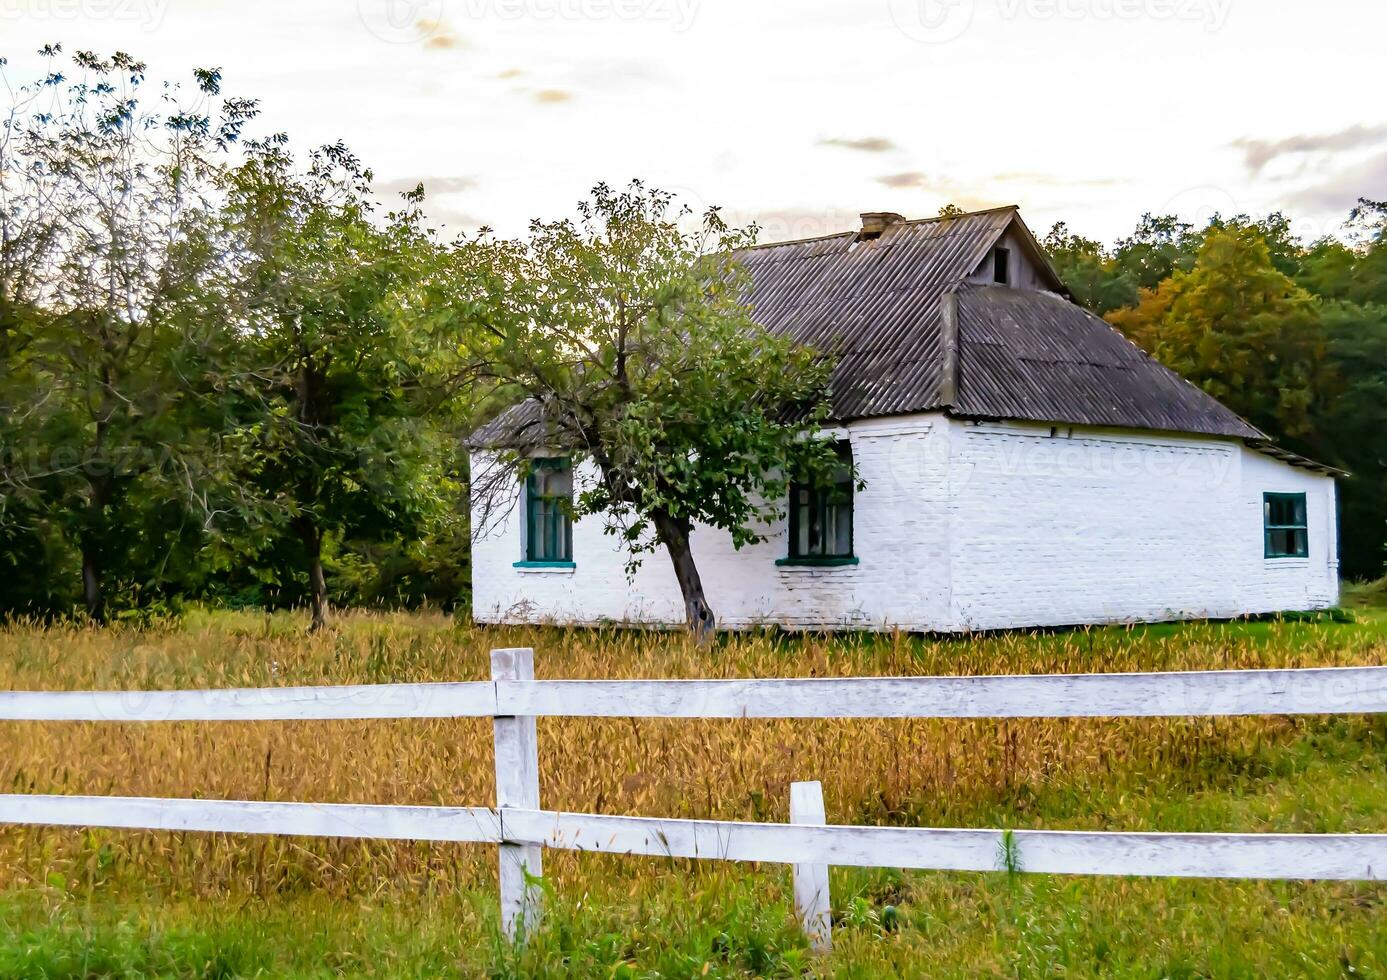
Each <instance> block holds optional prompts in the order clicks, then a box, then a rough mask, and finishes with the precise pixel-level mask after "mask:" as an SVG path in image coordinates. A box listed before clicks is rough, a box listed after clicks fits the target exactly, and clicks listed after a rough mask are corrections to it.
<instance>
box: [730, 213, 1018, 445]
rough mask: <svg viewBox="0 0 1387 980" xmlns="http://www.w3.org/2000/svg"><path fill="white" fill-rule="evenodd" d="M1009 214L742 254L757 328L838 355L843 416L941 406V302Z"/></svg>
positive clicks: (837, 399) (837, 396)
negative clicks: (749, 277)
mask: <svg viewBox="0 0 1387 980" xmlns="http://www.w3.org/2000/svg"><path fill="white" fill-rule="evenodd" d="M1015 214H1016V212H1015V209H1014V208H1001V209H998V210H995V211H982V212H977V213H975V214H968V215H962V216H959V217H955V218H943V219H933V220H927V221H909V222H903V223H901V224H897V225H893V226H890V227H888V228H887V229H886V230H885V231H884V232H883V233H882V235H881V237H880V238H876V239H873V240H871V241H862V242H859V241H858V240H857V233H856V232H845V233H843V234H841V235H833V236H830V237H827V238H817V239H811V240H809V241H804V242H787V243H784V244H775V245H763V246H758V247H756V248H751V249H747V250H746V251H745V252H744V253H742V256H741V259H742V262H743V264H744V265H745V266H746V269H747V272H748V273H749V274H750V276H751V282H752V289H751V295H750V297H749V299H750V302H751V305H752V309H753V311H754V315H755V317H756V321H757V322H758V323H760V324H762V325H763V326H765V327H766V328H767V329H769V330H772V331H774V332H776V333H784V334H788V335H790V336H792V337H794V338H795V339H796V340H798V341H800V342H801V343H805V344H809V345H811V346H815V347H820V348H823V349H825V350H829V351H832V352H834V353H835V354H836V355H837V359H838V363H837V368H836V370H835V372H834V376H833V414H834V416H835V417H837V418H839V419H852V418H863V417H868V416H873V415H894V414H898V413H902V412H912V411H920V410H923V409H927V408H936V407H939V403H938V395H939V388H940V377H941V374H940V372H941V368H942V364H943V357H942V347H941V342H940V329H939V328H940V299H941V297H942V296H943V294H944V293H945V292H946V291H947V290H948V289H949V288H951V287H953V286H955V285H956V284H958V283H959V282H961V281H962V280H963V279H964V278H965V277H967V276H968V274H969V273H971V272H972V271H973V270H974V269H975V268H976V267H977V265H978V263H979V262H981V261H982V259H983V258H984V257H985V256H986V254H987V250H988V249H990V248H991V247H992V244H993V243H994V242H995V241H996V240H997V239H998V238H999V237H1000V236H1001V234H1002V233H1003V232H1004V231H1005V230H1006V229H1007V226H1008V225H1010V224H1011V222H1012V220H1013V219H1014V218H1015Z"/></svg>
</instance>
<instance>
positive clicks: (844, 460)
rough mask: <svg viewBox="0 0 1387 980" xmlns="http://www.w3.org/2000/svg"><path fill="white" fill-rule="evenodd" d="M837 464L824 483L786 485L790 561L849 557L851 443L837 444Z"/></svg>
mask: <svg viewBox="0 0 1387 980" xmlns="http://www.w3.org/2000/svg"><path fill="white" fill-rule="evenodd" d="M837 450H838V458H839V460H840V465H839V466H838V468H837V470H835V471H834V474H833V478H832V479H831V480H830V481H829V482H828V483H827V484H825V485H816V484H812V483H799V482H795V483H791V484H790V555H789V559H788V560H789V561H790V562H805V563H814V562H828V563H831V562H836V561H851V560H853V552H852V490H853V487H852V482H853V481H852V446H851V444H849V443H846V442H840V443H838V446H837Z"/></svg>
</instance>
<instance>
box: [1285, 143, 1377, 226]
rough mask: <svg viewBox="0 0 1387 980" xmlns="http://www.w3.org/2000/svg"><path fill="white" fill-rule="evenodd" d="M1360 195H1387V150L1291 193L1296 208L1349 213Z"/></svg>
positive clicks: (1289, 199) (1291, 199)
mask: <svg viewBox="0 0 1387 980" xmlns="http://www.w3.org/2000/svg"><path fill="white" fill-rule="evenodd" d="M1360 197H1370V198H1374V199H1381V198H1387V152H1384V153H1379V154H1377V155H1376V156H1373V157H1369V158H1368V159H1367V160H1362V161H1359V162H1358V163H1355V164H1353V165H1352V166H1349V167H1345V168H1344V169H1342V170H1340V171H1339V172H1338V173H1335V174H1333V175H1332V176H1330V177H1327V178H1325V179H1324V180H1321V181H1319V182H1318V183H1315V184H1311V185H1310V186H1308V187H1302V188H1301V189H1300V190H1297V191H1294V192H1293V193H1291V194H1290V195H1289V197H1288V198H1287V201H1288V202H1289V204H1290V206H1291V208H1292V209H1294V210H1305V211H1319V212H1322V213H1323V212H1333V213H1336V214H1347V213H1348V211H1349V209H1350V208H1352V207H1353V206H1354V205H1355V204H1357V203H1358V199H1359V198H1360Z"/></svg>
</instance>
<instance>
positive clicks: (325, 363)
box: [221, 138, 459, 630]
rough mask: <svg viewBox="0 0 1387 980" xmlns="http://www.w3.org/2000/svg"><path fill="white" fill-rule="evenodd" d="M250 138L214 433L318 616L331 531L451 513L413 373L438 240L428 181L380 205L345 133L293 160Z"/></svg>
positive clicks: (439, 447) (392, 525)
mask: <svg viewBox="0 0 1387 980" xmlns="http://www.w3.org/2000/svg"><path fill="white" fill-rule="evenodd" d="M248 150H249V153H248V159H247V160H246V162H245V163H244V164H243V165H242V166H240V167H238V168H236V170H234V171H233V172H232V173H231V174H230V175H229V177H228V179H227V181H226V184H225V191H226V204H225V221H226V223H227V226H228V234H229V236H230V237H231V238H232V240H233V241H234V242H235V259H234V261H233V267H232V270H231V272H230V273H229V275H228V279H227V283H226V287H225V288H226V293H225V297H224V302H225V307H226V309H227V310H228V312H229V314H230V316H229V318H228V322H229V328H228V332H227V334H226V335H225V338H224V349H225V352H226V358H225V359H226V364H227V367H226V369H225V370H224V371H222V372H221V375H222V376H223V377H224V378H225V382H224V384H225V399H226V405H227V411H228V414H229V418H228V419H227V421H226V422H225V423H224V425H225V429H226V435H225V436H224V438H223V439H222V443H221V444H222V447H223V450H224V453H225V454H226V458H227V460H228V467H229V469H230V471H231V473H232V474H233V475H234V477H233V478H234V480H235V482H236V483H237V484H238V485H240V486H242V487H244V488H245V489H246V494H245V496H246V498H247V499H248V500H249V501H251V503H250V504H249V505H248V509H247V510H246V511H245V512H243V513H242V515H241V517H242V521H243V523H244V524H246V525H248V526H250V527H257V526H265V527H268V528H270V529H272V530H274V531H287V532H288V533H289V534H291V535H292V537H293V539H294V540H295V541H296V542H297V544H298V546H299V551H300V555H301V557H302V560H303V563H304V570H305V571H306V574H307V578H308V594H309V596H310V601H311V605H312V614H313V620H312V628H313V629H314V630H317V629H321V628H322V627H323V626H324V625H325V624H326V622H327V614H328V590H327V580H326V576H325V574H324V554H325V546H326V545H328V544H329V540H328V539H329V537H335V538H336V540H337V541H338V542H340V541H341V540H342V539H344V538H346V537H350V536H352V535H355V534H365V535H367V536H369V537H371V538H372V539H379V538H382V537H386V536H389V535H390V534H402V533H409V534H412V535H416V536H417V535H419V534H422V533H424V531H425V529H427V528H429V527H431V526H432V525H433V523H434V522H437V521H441V520H447V519H448V517H449V515H450V514H453V513H455V512H454V511H453V509H452V505H453V504H454V503H455V500H456V497H457V496H458V495H459V487H458V484H457V482H456V481H455V480H452V479H450V478H449V476H448V471H447V464H448V462H449V461H450V460H451V459H452V458H453V457H454V456H455V454H456V452H457V450H456V449H455V448H454V446H453V445H451V444H450V442H449V440H448V439H447V435H446V433H443V432H440V431H438V430H437V429H436V428H435V427H434V426H433V425H432V424H431V409H433V408H437V407H438V402H437V401H436V400H435V401H434V402H432V403H430V402H428V399H427V397H426V395H427V389H426V386H425V385H424V384H423V383H421V379H423V378H425V377H426V376H427V375H428V373H429V370H430V364H431V359H432V358H433V356H434V353H433V352H436V351H437V349H438V345H437V343H436V341H435V339H434V338H435V336H436V334H435V330H434V327H435V326H436V324H435V323H434V322H433V321H432V320H431V319H430V317H431V316H432V314H431V312H430V310H429V309H428V308H427V307H426V305H425V304H424V302H423V299H424V293H423V283H424V282H425V281H426V279H427V276H428V272H429V268H430V263H431V262H432V261H434V258H435V256H436V255H437V245H436V243H435V242H434V240H433V238H432V235H431V233H430V232H428V231H426V230H425V229H424V228H423V227H422V225H421V220H420V212H419V207H418V205H419V203H420V201H421V200H422V191H416V192H415V193H413V194H410V195H407V198H406V200H405V201H404V203H403V205H402V206H401V208H400V209H399V210H396V211H392V212H390V213H388V214H386V215H384V216H380V215H378V214H376V211H375V204H374V200H373V198H372V196H371V190H370V182H371V178H372V175H371V172H370V171H369V170H367V169H365V168H364V167H363V166H362V165H361V163H360V161H359V160H357V158H356V157H355V156H353V155H352V154H351V153H350V152H349V151H348V150H347V149H346V148H345V147H344V146H342V145H341V144H337V145H333V146H327V147H324V148H322V149H320V150H318V151H316V152H314V153H312V154H311V156H310V158H309V161H308V165H307V167H306V168H304V169H302V170H300V169H299V168H298V167H297V166H296V163H295V160H294V157H293V155H292V154H291V153H290V152H289V150H288V149H287V146H286V144H285V141H284V140H283V139H282V138H276V139H272V140H268V141H257V142H255V143H253V144H251V145H250V146H249V148H248Z"/></svg>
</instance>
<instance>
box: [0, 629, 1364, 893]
mask: <svg viewBox="0 0 1387 980" xmlns="http://www.w3.org/2000/svg"><path fill="white" fill-rule="evenodd" d="M497 646H533V647H534V648H535V649H536V673H537V674H538V675H539V676H541V677H565V678H591V677H700V676H701V677H710V676H854V675H858V676H860V675H869V674H880V675H893V674H899V675H912V674H982V673H1042V672H1068V671H1073V672H1078V671H1090V670H1115V671H1128V670H1174V669H1192V668H1232V667H1281V666H1327V665H1350V664H1371V663H1383V662H1387V658H1384V653H1387V642H1384V639H1383V637H1382V635H1381V634H1380V633H1379V632H1378V631H1376V630H1373V629H1363V628H1359V627H1338V626H1334V625H1319V624H1316V625H1310V624H1297V623H1263V624H1230V625H1217V624H1212V625H1191V626H1184V627H1179V628H1173V627H1157V628H1150V629H1137V630H1121V629H1108V630H1097V631H1092V632H1087V631H1079V632H1070V633H1055V634H1037V635H1030V634H1001V635H996V636H986V637H974V638H968V639H956V640H931V639H925V638H920V637H913V636H890V635H888V636H882V637H869V638H861V637H858V638H848V639H835V638H832V637H814V636H810V637H786V636H782V635H746V636H737V637H732V638H728V639H727V640H726V641H725V642H724V643H722V644H721V645H719V646H718V647H717V648H716V649H715V650H714V651H712V652H711V653H708V652H704V651H700V650H698V649H696V648H694V647H692V646H691V645H690V644H689V643H688V642H687V641H686V640H685V639H684V637H683V636H681V635H671V634H655V633H638V632H615V631H576V630H573V631H563V630H554V629H539V628H536V629H494V628H491V629H488V628H474V627H470V626H466V625H460V624H454V623H453V622H452V621H451V620H450V619H448V618H446V617H443V616H438V615H415V616H378V615H369V614H359V613H358V614H349V615H345V616H343V617H342V618H341V619H340V620H339V621H338V623H337V625H336V627H335V628H334V629H333V630H332V631H330V632H327V633H323V634H320V635H316V636H308V635H306V634H305V633H304V631H303V623H302V621H301V620H299V619H297V618H296V617H292V616H286V615H277V616H265V615H259V614H251V613H217V614H206V613H197V614H194V615H192V616H191V617H190V618H189V619H188V620H186V621H185V622H184V623H183V624H182V625H180V626H177V627H172V628H169V629H167V630H154V631H143V632H141V631H135V630H121V629H106V630H94V629H87V628H80V627H72V626H53V627H41V626H37V625H17V626H10V627H7V628H3V629H0V688H7V689H48V690H61V689H131V690H138V689H164V688H214V687H229V686H269V685H290V684H346V683H377V682H396V681H438V680H467V679H480V678H485V677H487V676H488V673H489V671H488V667H487V664H488V650H489V649H491V648H492V647H497ZM1324 724H1329V722H1326V721H1324V720H1322V719H1301V720H1296V719H1284V718H1268V719H1219V720H1183V719H1170V720H1161V719H1155V720H1128V721H1109V720H1079V721H1044V720H1020V721H996V722H993V721H915V722H903V721H814V722H801V721H707V722H684V721H658V720H627V719H614V720H585V719H552V720H550V719H546V720H541V722H540V758H541V772H542V778H541V794H542V799H543V802H544V805H545V806H546V807H551V808H562V809H570V810H590V811H600V812H607V813H638V814H644V815H662V816H693V817H710V816H719V817H732V818H746V819H758V820H775V819H785V817H786V813H787V807H788V788H787V787H788V784H789V783H790V782H791V781H793V780H796V779H814V778H817V779H821V780H823V783H824V788H825V795H826V800H827V806H828V812H829V818H830V820H831V821H839V822H859V823H893V822H894V823H924V824H955V825H968V824H970V823H976V822H977V821H979V820H980V819H982V818H984V817H985V816H986V815H988V814H992V813H996V812H998V811H999V810H1004V811H1005V813H1006V814H1007V815H1008V818H1009V822H1010V823H1011V825H1013V826H1016V825H1023V824H1026V823H1027V822H1028V821H1033V822H1034V821H1037V820H1038V818H1035V817H1033V815H1034V814H1036V813H1037V812H1039V811H1040V810H1042V809H1043V810H1044V812H1045V817H1044V820H1043V821H1040V822H1043V823H1044V825H1046V826H1052V827H1053V826H1061V825H1063V826H1073V827H1079V826H1083V827H1094V828H1100V827H1126V826H1129V825H1130V824H1131V822H1132V820H1133V817H1132V812H1133V811H1132V810H1130V809H1124V810H1120V811H1118V812H1117V813H1116V814H1115V815H1107V814H1104V813H1102V812H1094V811H1093V809H1092V808H1090V807H1087V806H1085V805H1084V804H1085V798H1086V797H1087V796H1088V795H1089V794H1093V793H1098V794H1100V795H1102V794H1111V793H1114V792H1117V793H1125V792H1128V791H1129V790H1130V792H1133V793H1137V794H1148V795H1155V796H1159V795H1160V794H1162V793H1197V792H1198V791H1200V790H1201V789H1203V788H1207V787H1210V786H1213V785H1216V784H1217V783H1218V782H1219V781H1220V780H1227V779H1229V778H1231V777H1230V773H1236V772H1237V771H1238V768H1239V766H1240V765H1241V764H1243V762H1246V763H1247V764H1253V763H1254V762H1255V760H1256V759H1257V758H1258V757H1259V749H1260V747H1262V746H1265V745H1274V744H1277V743H1285V742H1289V741H1290V740H1292V739H1295V738H1297V737H1299V736H1301V735H1303V734H1304V732H1305V731H1306V730H1307V728H1308V727H1313V726H1315V725H1324ZM0 786H3V787H4V791H6V792H19V793H70V794H78V793H93V794H120V795H135V796H174V797H178V796H184V797H186V796H201V797H208V798H225V799H268V800H308V801H318V802H345V801H350V802H370V803H420V804H451V805H464V804H480V805H485V804H488V803H490V802H491V801H492V800H493V783H492V757H491V734H490V724H489V722H488V721H486V720H482V719H460V720H443V721H360V722H303V723H288V722H272V723H241V722H231V723H215V724H214V723H172V724H151V725H134V724H113V723H100V724H97V723H54V724H39V723H4V724H0ZM1070 799H1072V806H1069V805H1067V804H1065V803H1064V801H1065V800H1070ZM1041 800H1048V803H1047V804H1046V805H1045V806H1043V807H1042V806H1041V805H1040V804H1039V803H1038V802H1037V801H1041ZM1056 801H1059V802H1058V803H1057V802H1056ZM1137 819H1140V818H1139V817H1138V818H1137ZM1249 819H1251V818H1249ZM1278 819H1279V818H1277V817H1276V816H1275V814H1269V815H1266V816H1265V817H1260V818H1257V819H1256V820H1255V821H1254V822H1255V823H1258V824H1259V825H1258V826H1247V827H1236V828H1235V827H1218V828H1206V829H1224V830H1234V829H1263V826H1261V825H1266V824H1276V822H1277V820H1278ZM1286 819H1287V820H1295V821H1304V820H1306V819H1307V818H1306V817H1305V816H1304V815H1303V814H1301V815H1299V816H1295V817H1294V818H1291V817H1287V818H1286ZM1310 819H1312V820H1318V821H1328V822H1329V823H1332V825H1333V826H1334V828H1335V829H1359V828H1357V827H1356V825H1355V824H1354V822H1353V821H1354V820H1355V819H1356V818H1355V816H1354V815H1353V814H1352V813H1351V812H1349V813H1332V814H1325V815H1321V816H1317V817H1314V818H1310ZM1336 821H1337V822H1336ZM1141 829H1149V830H1160V829H1187V828H1183V827H1181V828H1176V827H1160V826H1146V827H1144V828H1141ZM1278 829H1295V830H1310V829H1327V825H1326V826H1321V827H1315V826H1303V825H1299V824H1297V825H1295V826H1285V825H1284V821H1283V825H1278ZM1374 829H1375V828H1374ZM494 853H495V852H494V848H486V847H468V846H453V845H429V844H411V843H398V844H397V843H377V842H351V841H324V840H288V839H278V838H249V837H235V838H231V837H225V836H213V835H197V834H188V835H183V834H159V833H119V834H117V833H108V832H100V831H93V832H74V831H65V830H48V829H43V828H10V829H7V830H5V831H4V832H3V833H0V869H3V870H0V885H11V884H23V883H25V882H28V881H36V880H37V881H43V880H47V879H49V878H50V877H52V876H53V875H54V874H55V873H56V874H58V875H62V876H64V877H65V878H67V879H71V880H90V881H93V882H96V881H98V880H102V879H110V880H112V881H117V880H119V881H130V882H141V883H143V884H144V885H156V886H158V887H159V888H160V889H162V890H165V891H167V892H173V893H188V894H196V895H223V894H234V893H238V892H241V893H265V892H267V891H282V890H289V889H294V888H296V887H299V886H312V887H315V888H323V889H329V890H332V891H333V892H335V893H358V894H368V893H371V892H374V891H376V890H378V889H381V888H387V887H389V888H396V887H403V888H414V887H423V886H425V885H428V886H436V885H442V886H450V885H462V886H468V885H475V884H480V883H482V882H488V881H491V880H493V879H494V860H495V858H494ZM570 857H571V856H568V855H555V856H553V857H552V858H547V859H546V861H547V862H548V868H549V870H550V872H551V874H552V875H553V876H554V877H555V878H556V879H557V880H558V881H559V882H560V884H562V881H563V878H564V876H565V875H566V874H568V873H570V871H571V869H572V868H573V867H574V865H573V863H572V861H571V860H569V858H570ZM623 864H624V862H623Z"/></svg>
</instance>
